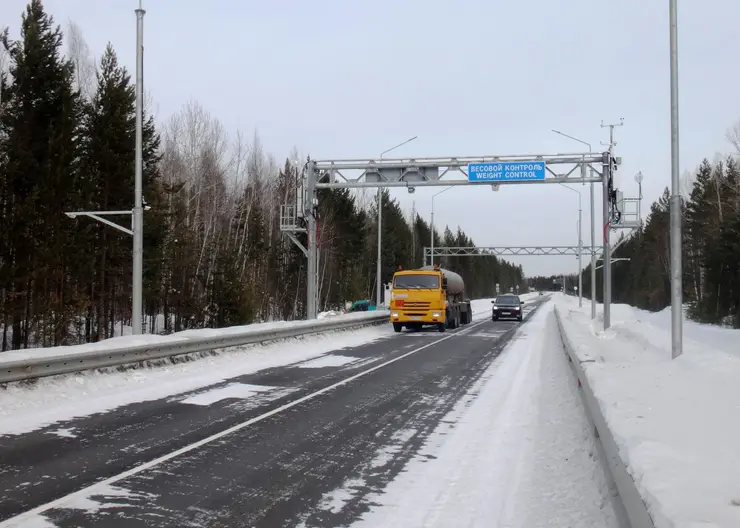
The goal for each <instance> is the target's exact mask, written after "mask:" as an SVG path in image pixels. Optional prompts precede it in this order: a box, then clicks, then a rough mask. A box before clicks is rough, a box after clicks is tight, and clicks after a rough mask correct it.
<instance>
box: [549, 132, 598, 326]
mask: <svg viewBox="0 0 740 528" xmlns="http://www.w3.org/2000/svg"><path fill="white" fill-rule="evenodd" d="M552 131H553V132H555V133H556V134H559V135H561V136H563V137H567V138H568V139H572V140H573V141H577V142H578V143H582V144H583V145H586V146H587V147H588V152H589V154H592V153H593V149H592V148H591V143H587V142H586V141H583V140H582V139H578V138H577V137H574V136H570V135H568V134H566V133H564V132H560V131H559V130H554V129H553V130H552ZM590 169H591V176H593V175H594V174H593V172H594V169H593V167H590ZM589 187H590V189H589V191H590V194H591V319H596V224H595V221H596V212H595V207H594V184H593V183H590V184H589Z"/></svg>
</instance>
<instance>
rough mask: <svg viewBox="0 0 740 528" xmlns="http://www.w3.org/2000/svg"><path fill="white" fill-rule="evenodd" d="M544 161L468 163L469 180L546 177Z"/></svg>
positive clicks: (519, 179) (516, 179)
mask: <svg viewBox="0 0 740 528" xmlns="http://www.w3.org/2000/svg"><path fill="white" fill-rule="evenodd" d="M545 174H546V170H545V162H544V161H498V162H497V161H494V162H490V163H470V164H468V181H471V182H488V181H491V182H503V181H526V180H529V181H531V180H544V179H545Z"/></svg>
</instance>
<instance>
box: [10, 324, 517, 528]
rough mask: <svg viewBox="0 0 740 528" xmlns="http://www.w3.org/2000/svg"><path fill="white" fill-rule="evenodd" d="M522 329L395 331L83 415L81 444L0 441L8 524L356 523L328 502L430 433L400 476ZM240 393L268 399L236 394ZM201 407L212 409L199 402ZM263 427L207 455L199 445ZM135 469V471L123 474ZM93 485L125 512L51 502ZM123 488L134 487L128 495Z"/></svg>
mask: <svg viewBox="0 0 740 528" xmlns="http://www.w3.org/2000/svg"><path fill="white" fill-rule="evenodd" d="M517 325H518V324H517V323H514V322H497V323H493V322H490V321H489V320H485V321H484V322H483V323H482V324H480V323H475V324H473V325H468V326H466V327H463V328H461V329H459V330H458V331H456V332H450V333H446V334H439V333H437V332H421V333H404V334H401V335H389V337H388V339H384V340H381V341H378V342H374V343H370V344H368V345H365V346H362V347H356V348H353V349H345V350H341V351H337V352H335V353H334V354H332V355H329V356H327V358H325V359H323V360H322V361H323V363H319V364H315V365H313V366H312V367H311V368H306V365H300V364H297V365H288V366H285V367H280V368H276V369H270V370H267V371H262V372H258V373H255V374H251V375H248V376H241V377H239V378H235V379H232V380H229V382H228V383H224V384H219V386H213V387H209V388H208V390H207V391H199V392H198V393H197V394H196V395H194V396H192V395H190V396H189V395H187V394H186V395H183V396H178V397H176V398H168V399H165V400H160V401H156V402H147V403H142V404H135V405H130V406H126V407H124V408H119V409H117V410H115V411H112V412H109V413H105V414H101V415H97V416H91V417H87V418H83V419H77V420H73V421H72V422H73V423H70V424H66V425H65V426H68V427H69V428H73V429H74V430H76V431H79V433H78V434H77V436H76V437H75V438H60V437H58V436H52V435H49V434H48V431H39V432H35V433H31V434H27V435H21V436H18V437H5V438H0V493H2V494H3V498H4V500H3V501H2V505H1V506H0V519H8V518H10V517H12V516H14V515H17V514H19V513H21V512H24V511H28V510H31V509H33V508H38V509H39V510H40V511H41V510H43V511H44V512H45V513H46V514H47V515H48V516H49V518H51V519H53V520H54V522H55V523H56V524H58V525H59V526H138V525H141V526H144V525H146V526H199V525H203V526H234V525H237V526H239V525H254V526H281V525H285V526H292V525H294V524H295V523H296V522H298V521H299V520H300V519H301V518H302V517H305V520H306V522H307V523H308V525H322V526H323V525H333V524H336V523H340V522H344V521H346V520H347V519H351V518H353V516H356V515H357V514H359V513H360V511H361V510H362V508H363V507H364V506H363V503H362V500H359V499H358V500H357V501H356V503H357V504H356V505H355V506H353V507H350V508H344V509H342V510H341V511H340V512H339V513H336V514H332V513H327V511H326V510H325V509H322V508H321V507H320V504H319V502H320V498H321V495H322V493H325V492H327V491H328V490H331V489H333V488H334V487H336V485H337V484H338V483H339V482H341V481H342V480H344V479H345V478H347V477H348V476H350V475H351V474H352V473H353V472H355V471H358V469H359V468H362V467H363V465H366V464H367V463H368V462H369V461H371V460H372V458H373V455H374V454H375V452H376V451H377V450H378V449H381V448H383V447H388V446H389V445H392V444H393V442H394V435H395V434H397V433H398V432H399V431H402V430H408V429H409V427H412V426H413V427H412V428H414V429H415V430H416V431H417V433H416V434H414V435H413V436H412V437H411V438H409V439H406V440H405V442H404V444H403V446H402V448H401V449H399V450H397V452H396V454H395V455H394V456H393V457H392V459H391V460H390V461H389V462H388V463H387V464H386V465H385V466H386V467H385V469H384V471H383V472H382V475H379V476H377V479H376V480H377V484H378V485H382V483H383V482H387V481H388V479H391V478H392V477H393V475H394V474H396V473H397V472H398V471H399V470H400V468H401V467H402V466H403V463H404V462H405V461H406V460H408V458H409V457H410V456H412V455H413V452H414V451H415V450H416V449H418V447H419V445H420V444H421V442H422V441H423V438H424V436H425V435H426V434H428V433H429V432H430V431H431V430H433V429H434V427H435V426H436V425H437V423H438V422H439V420H440V419H441V417H442V416H444V414H445V413H446V412H447V411H448V410H449V409H450V408H451V406H452V405H454V403H455V402H456V401H457V399H459V397H460V396H461V395H462V394H464V392H465V391H466V390H467V388H468V387H469V386H470V385H471V384H472V383H473V382H474V381H475V379H476V378H477V377H478V376H479V375H480V374H481V373H482V372H483V371H484V370H485V368H486V367H487V366H488V365H489V364H490V362H491V361H493V360H494V358H495V357H496V356H497V355H498V353H500V351H501V349H502V348H503V346H504V345H505V342H506V340H507V338H508V337H510V336H511V335H512V333H513V330H515V329H516V327H517ZM422 347H423V348H422ZM409 354H410V355H409ZM398 358H401V359H398ZM348 360H352V361H348ZM394 360H395V363H393V364H391V365H387V366H384V367H382V368H378V370H376V371H373V372H370V373H368V374H367V375H364V374H363V373H365V372H367V370H368V369H370V368H377V367H378V366H379V365H380V364H382V363H383V362H387V361H394ZM358 375H359V376H361V377H359V378H357V379H356V380H352V381H351V382H349V383H346V384H343V385H339V386H336V387H334V388H332V389H331V390H327V391H326V392H325V393H324V394H320V395H318V396H316V397H313V396H312V395H315V394H316V391H322V390H326V389H327V388H331V387H332V386H333V385H336V384H337V383H342V381H343V380H347V379H348V378H351V377H352V376H358ZM235 384H238V385H239V386H243V387H248V388H249V389H250V390H252V389H254V388H256V387H263V388H264V387H268V388H269V390H265V391H264V392H251V393H249V397H248V398H239V397H236V398H234V397H233V395H234V393H233V388H234V385H235ZM230 390H231V392H230ZM198 398H201V400H202V401H200V402H198V401H194V400H197V399H198ZM302 399H303V400H304V401H301V400H302ZM188 400H189V401H188ZM296 402H299V403H297V404H296ZM286 406H287V408H285V409H283V410H282V411H280V409H281V407H286ZM276 410H278V411H280V412H275V411H276ZM272 412H274V413H275V414H273V415H271V416H265V413H272ZM250 421H252V422H253V423H251V424H249V426H248V427H243V428H241V429H238V430H236V431H234V432H232V433H231V434H228V435H225V436H223V437H221V438H218V439H215V440H213V441H211V442H208V443H205V444H204V445H202V446H200V447H198V448H196V449H190V448H189V447H188V446H192V445H193V443H194V442H203V441H204V440H207V439H208V438H209V437H211V436H212V435H218V434H221V433H222V432H223V431H226V430H228V429H229V428H239V427H240V424H245V423H248V422H250ZM54 427H55V428H57V429H58V428H59V424H55V426H54ZM178 449H182V450H184V452H183V453H182V454H181V455H179V456H176V457H173V458H169V459H167V460H164V461H162V462H161V463H158V464H156V465H153V466H152V467H149V468H148V469H144V470H139V469H137V467H139V466H140V464H142V463H145V462H147V461H152V460H154V459H157V458H158V457H169V456H170V455H171V453H173V452H174V451H176V450H178ZM122 472H129V475H128V476H124V478H121V473H122ZM105 479H108V481H107V483H106V481H105ZM101 481H103V483H104V484H97V485H95V483H100V482H101ZM91 485H92V486H93V488H91V489H90V490H88V491H87V492H86V493H87V494H89V493H92V494H93V495H94V494H95V493H98V494H100V495H101V496H105V497H106V498H105V499H104V500H103V502H105V503H113V504H117V505H119V506H120V507H117V508H114V509H103V510H101V511H100V512H98V513H95V512H93V511H87V510H85V509H82V510H79V509H65V508H60V507H55V505H53V504H52V507H51V508H49V507H45V506H43V505H45V504H48V503H49V502H50V501H55V500H57V499H60V498H63V497H65V496H66V495H68V494H70V493H72V492H75V491H77V490H80V489H84V488H85V487H86V486H91ZM96 486H97V487H96ZM111 486H113V487H111ZM121 489H126V490H131V492H130V493H126V494H125V495H124V496H121V493H122V492H121ZM98 498H100V497H98ZM69 500H72V502H71V503H70V502H67V505H69V504H75V501H78V502H79V501H82V504H83V505H87V506H88V507H89V504H90V501H89V500H83V498H82V495H80V496H78V497H76V498H75V497H72V498H71V499H68V501H69ZM60 504H61V503H60ZM78 505H79V504H78ZM327 522H328V523H329V524H326V523H327ZM158 523H159V524H158ZM312 523H313V524H312ZM316 523H318V524H316Z"/></svg>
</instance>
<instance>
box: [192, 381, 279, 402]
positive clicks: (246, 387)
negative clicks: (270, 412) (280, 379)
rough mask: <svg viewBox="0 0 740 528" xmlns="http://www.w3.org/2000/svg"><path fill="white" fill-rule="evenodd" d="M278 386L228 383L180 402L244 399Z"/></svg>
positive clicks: (272, 389) (276, 388) (275, 388)
mask: <svg viewBox="0 0 740 528" xmlns="http://www.w3.org/2000/svg"><path fill="white" fill-rule="evenodd" d="M278 389H279V387H268V386H266V385H250V384H248V383H229V384H228V385H226V386H224V387H218V388H216V389H210V390H207V391H205V392H200V393H198V394H195V395H194V396H190V397H189V398H185V399H184V400H182V403H189V404H191V405H212V404H214V403H216V402H218V401H221V400H226V399H230V398H231V399H233V398H236V399H246V398H251V397H252V396H255V395H257V394H260V393H263V392H269V391H275V390H278Z"/></svg>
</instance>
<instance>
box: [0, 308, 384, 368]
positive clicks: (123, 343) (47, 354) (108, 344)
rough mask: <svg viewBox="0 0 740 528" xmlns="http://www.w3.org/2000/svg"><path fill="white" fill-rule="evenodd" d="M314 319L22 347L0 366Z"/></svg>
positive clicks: (1, 358)
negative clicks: (40, 346) (7, 363)
mask: <svg viewBox="0 0 740 528" xmlns="http://www.w3.org/2000/svg"><path fill="white" fill-rule="evenodd" d="M382 313H384V312H383V311H380V310H379V311H376V312H357V313H351V314H342V315H337V316H335V317H334V318H337V317H341V318H342V319H346V320H358V321H362V320H363V319H368V318H372V317H374V316H377V315H378V314H382ZM314 323H315V321H275V322H271V323H256V324H250V325H243V326H229V327H227V328H200V329H197V330H184V331H182V332H177V333H174V334H170V335H166V336H162V335H150V334H147V335H138V336H123V337H112V338H110V339H106V340H104V341H99V342H97V343H86V344H84V345H72V346H59V347H48V348H28V349H25V350H13V351H10V352H3V353H0V365H2V364H3V363H6V362H12V361H26V360H29V359H32V358H50V359H51V358H54V357H58V356H61V355H65V356H66V355H68V354H80V355H84V354H85V353H90V352H97V351H100V350H110V349H114V348H123V347H134V346H140V345H156V344H161V343H173V342H176V341H185V340H189V339H201V338H208V337H219V336H227V335H234V334H242V333H243V334H250V333H253V332H264V331H267V330H277V329H281V328H286V327H298V328H300V327H306V326H311V325H313V324H314Z"/></svg>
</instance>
